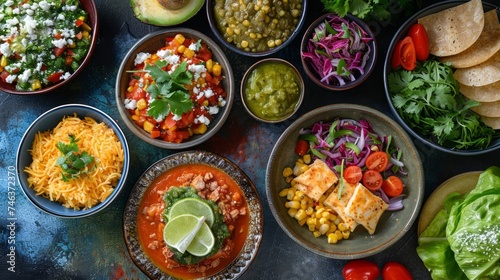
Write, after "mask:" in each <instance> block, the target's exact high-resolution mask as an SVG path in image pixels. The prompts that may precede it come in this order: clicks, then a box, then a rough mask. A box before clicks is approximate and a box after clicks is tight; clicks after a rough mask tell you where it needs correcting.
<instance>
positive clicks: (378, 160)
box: [365, 151, 389, 172]
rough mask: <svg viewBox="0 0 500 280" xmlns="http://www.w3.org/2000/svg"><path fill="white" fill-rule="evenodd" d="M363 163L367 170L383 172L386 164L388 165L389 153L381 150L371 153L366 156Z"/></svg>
mask: <svg viewBox="0 0 500 280" xmlns="http://www.w3.org/2000/svg"><path fill="white" fill-rule="evenodd" d="M365 165H366V168H368V169H369V170H375V171H378V172H383V171H385V169H386V168H387V165H389V154H387V153H386V152H381V151H380V152H374V153H371V154H370V155H369V156H368V157H367V158H366V162H365Z"/></svg>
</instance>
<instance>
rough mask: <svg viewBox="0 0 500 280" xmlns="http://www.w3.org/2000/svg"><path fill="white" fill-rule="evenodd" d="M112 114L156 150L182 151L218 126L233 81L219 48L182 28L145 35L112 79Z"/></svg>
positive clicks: (227, 107) (224, 116)
mask: <svg viewBox="0 0 500 280" xmlns="http://www.w3.org/2000/svg"><path fill="white" fill-rule="evenodd" d="M115 91H116V93H115V97H116V103H117V106H118V111H119V113H120V115H121V117H122V119H123V121H124V122H125V124H126V125H127V127H128V128H129V129H130V130H131V131H132V132H133V133H134V134H135V135H136V136H137V137H139V138H141V139H142V140H144V141H146V142H147V143H149V144H151V145H154V146H156V147H160V148H165V149H185V148H189V147H193V146H195V145H198V144H201V143H202V142H204V141H206V140H207V139H209V138H210V137H212V136H213V135H214V134H216V133H217V131H218V130H219V129H220V128H221V127H222V126H223V125H224V122H225V121H226V119H227V118H228V116H229V113H230V111H231V107H232V104H233V100H234V94H235V93H234V92H235V81H234V76H233V71H232V68H231V65H230V63H229V60H228V59H227V57H226V56H225V54H224V52H223V51H222V49H221V48H220V47H219V46H218V45H217V44H216V43H215V42H214V41H212V39H210V38H209V37H208V36H206V35H205V34H202V33H201V32H198V31H196V30H192V29H188V28H174V29H169V30H160V31H156V32H153V33H150V34H148V35H146V36H145V37H143V38H142V39H140V40H139V41H138V42H137V43H136V44H135V45H134V46H133V47H132V48H131V49H130V50H129V52H128V53H127V54H126V55H125V58H124V59H123V61H122V63H121V65H120V68H119V71H118V74H117V78H116V87H115Z"/></svg>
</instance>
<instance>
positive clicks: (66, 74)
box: [60, 72, 71, 80]
mask: <svg viewBox="0 0 500 280" xmlns="http://www.w3.org/2000/svg"><path fill="white" fill-rule="evenodd" d="M70 76H71V73H70V72H66V73H64V74H63V75H62V76H61V78H60V80H67V79H68V78H69V77H70Z"/></svg>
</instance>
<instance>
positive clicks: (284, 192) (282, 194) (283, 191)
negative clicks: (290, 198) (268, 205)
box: [278, 189, 288, 197]
mask: <svg viewBox="0 0 500 280" xmlns="http://www.w3.org/2000/svg"><path fill="white" fill-rule="evenodd" d="M287 194H288V189H282V190H281V191H280V192H279V194H278V195H279V196H280V197H285V196H286V195H287Z"/></svg>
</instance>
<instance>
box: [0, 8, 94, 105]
mask: <svg viewBox="0 0 500 280" xmlns="http://www.w3.org/2000/svg"><path fill="white" fill-rule="evenodd" d="M25 2H26V1H20V0H7V1H2V2H1V3H0V91H3V92H7V93H11V94H27V95H28V94H41V93H47V92H51V91H53V90H55V89H58V88H60V87H62V86H64V85H66V84H68V83H69V82H70V81H71V80H73V78H74V77H75V76H77V74H79V73H80V72H82V71H83V69H84V67H85V66H86V65H87V64H88V62H89V60H90V57H91V54H92V53H93V50H94V48H95V46H96V44H97V36H98V17H97V10H96V5H95V3H94V1H92V0H67V1H61V0H56V1H45V0H35V1H29V2H26V3H25Z"/></svg>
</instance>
